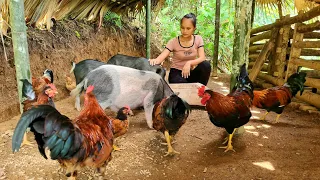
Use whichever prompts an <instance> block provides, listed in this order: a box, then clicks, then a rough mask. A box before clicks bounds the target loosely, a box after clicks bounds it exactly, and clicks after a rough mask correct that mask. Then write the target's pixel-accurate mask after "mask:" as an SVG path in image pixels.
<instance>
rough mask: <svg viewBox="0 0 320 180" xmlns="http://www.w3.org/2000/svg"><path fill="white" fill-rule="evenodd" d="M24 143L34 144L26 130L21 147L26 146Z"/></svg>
mask: <svg viewBox="0 0 320 180" xmlns="http://www.w3.org/2000/svg"><path fill="white" fill-rule="evenodd" d="M24 145H28V146H33V144H32V143H31V142H30V141H29V140H28V138H27V133H26V132H25V133H24V136H23V141H22V143H21V147H22V146H24Z"/></svg>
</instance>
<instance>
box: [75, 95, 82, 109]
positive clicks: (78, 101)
mask: <svg viewBox="0 0 320 180" xmlns="http://www.w3.org/2000/svg"><path fill="white" fill-rule="evenodd" d="M75 108H76V109H77V110H78V111H80V110H81V107H80V94H77V95H76V101H75Z"/></svg>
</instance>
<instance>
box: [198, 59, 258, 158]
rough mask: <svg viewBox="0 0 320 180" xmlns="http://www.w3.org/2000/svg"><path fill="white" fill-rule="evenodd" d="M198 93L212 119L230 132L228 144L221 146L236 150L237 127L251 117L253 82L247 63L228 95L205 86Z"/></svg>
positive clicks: (215, 123) (227, 139) (227, 149)
mask: <svg viewBox="0 0 320 180" xmlns="http://www.w3.org/2000/svg"><path fill="white" fill-rule="evenodd" d="M198 95H199V96H200V97H201V98H202V99H201V103H202V104H203V105H206V110H207V112H208V115H209V118H210V121H211V122H212V123H213V124H214V125H216V126H218V127H223V128H225V129H226V130H227V132H228V133H229V138H226V141H225V143H226V142H228V145H227V146H226V147H220V148H224V149H226V150H225V152H227V151H229V150H232V151H235V150H234V149H233V146H232V144H231V143H232V137H233V134H234V132H235V130H236V128H238V127H240V126H243V125H245V124H246V123H248V122H249V119H250V117H251V112H250V107H251V104H252V100H253V84H252V82H251V81H250V79H249V77H248V74H247V70H246V65H245V64H244V65H243V66H242V67H241V69H240V75H239V76H238V77H237V85H236V87H235V89H234V90H233V91H232V92H231V93H230V94H228V95H227V96H225V95H223V94H220V93H218V92H214V91H211V90H205V86H202V87H201V88H199V90H198Z"/></svg>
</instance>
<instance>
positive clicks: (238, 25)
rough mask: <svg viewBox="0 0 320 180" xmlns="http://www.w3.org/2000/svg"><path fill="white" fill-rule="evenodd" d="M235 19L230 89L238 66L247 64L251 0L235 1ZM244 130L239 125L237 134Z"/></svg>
mask: <svg viewBox="0 0 320 180" xmlns="http://www.w3.org/2000/svg"><path fill="white" fill-rule="evenodd" d="M235 12H236V13H235V19H234V43H233V56H232V73H231V82H230V90H231V89H233V87H234V85H235V83H236V76H237V75H238V74H239V69H240V66H241V65H242V64H243V63H246V64H247V65H248V64H249V58H248V56H249V45H250V30H251V14H252V0H237V1H235ZM243 132H244V128H243V127H240V128H239V129H238V131H237V134H241V133H243Z"/></svg>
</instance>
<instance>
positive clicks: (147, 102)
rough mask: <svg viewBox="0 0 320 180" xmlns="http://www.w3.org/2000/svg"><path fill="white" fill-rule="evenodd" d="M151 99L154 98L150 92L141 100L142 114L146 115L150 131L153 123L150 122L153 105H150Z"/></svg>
mask: <svg viewBox="0 0 320 180" xmlns="http://www.w3.org/2000/svg"><path fill="white" fill-rule="evenodd" d="M153 98H154V93H153V92H150V93H149V94H148V95H147V96H146V97H145V98H144V100H143V107H144V112H145V114H146V120H147V124H148V126H149V128H151V129H153V122H152V112H153V107H154V104H153V103H152V102H153Z"/></svg>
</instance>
